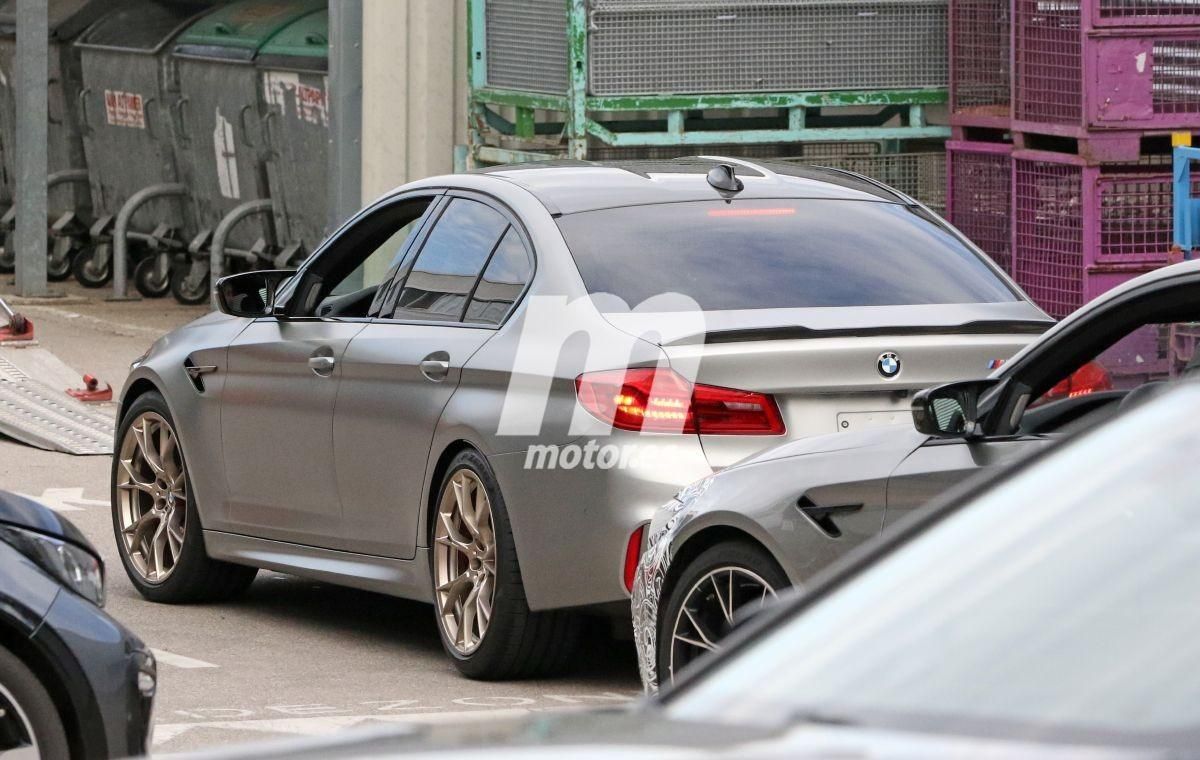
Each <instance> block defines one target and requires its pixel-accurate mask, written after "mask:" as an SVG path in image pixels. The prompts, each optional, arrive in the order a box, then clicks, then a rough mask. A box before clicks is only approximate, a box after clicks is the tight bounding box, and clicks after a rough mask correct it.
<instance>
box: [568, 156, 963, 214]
mask: <svg viewBox="0 0 1200 760" xmlns="http://www.w3.org/2000/svg"><path fill="white" fill-rule="evenodd" d="M697 153H702V154H705V155H710V156H730V157H732V158H760V159H764V160H772V161H787V162H789V163H797V164H810V165H813V166H828V167H832V168H834V169H846V170H848V171H852V172H858V173H859V174H865V175H866V176H868V177H870V178H872V179H875V180H878V181H880V182H882V183H884V184H886V185H889V186H891V187H894V188H896V189H897V190H899V191H900V192H902V193H904V194H906V195H909V196H912V197H913V198H916V199H917V200H919V201H921V202H922V203H924V204H925V205H927V206H929V207H930V208H931V209H933V210H934V211H936V212H937V213H939V214H941V213H943V212H944V211H945V209H946V154H945V152H943V151H940V150H921V151H917V152H909V153H882V152H881V150H880V146H879V143H876V142H845V143H808V144H804V145H795V144H789V145H783V144H775V145H732V144H731V145H705V146H703V147H702V148H700V147H695V146H670V147H657V148H613V147H611V146H604V145H593V146H589V147H588V158H589V159H592V160H595V161H620V160H634V159H670V158H680V157H682V156H694V155H696V154H697Z"/></svg>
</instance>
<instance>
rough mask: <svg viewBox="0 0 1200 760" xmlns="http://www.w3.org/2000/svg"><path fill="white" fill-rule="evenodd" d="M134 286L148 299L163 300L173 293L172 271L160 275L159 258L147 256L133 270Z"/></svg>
mask: <svg viewBox="0 0 1200 760" xmlns="http://www.w3.org/2000/svg"><path fill="white" fill-rule="evenodd" d="M133 286H134V287H135V288H137V292H139V293H141V294H142V295H143V296H145V297H146V298H162V297H163V296H165V295H166V294H167V293H169V292H171V270H170V269H168V270H167V271H166V272H165V273H163V275H162V276H161V277H160V276H159V275H158V257H157V256H147V257H146V258H144V259H142V260H141V261H139V262H138V263H137V266H135V267H134V268H133Z"/></svg>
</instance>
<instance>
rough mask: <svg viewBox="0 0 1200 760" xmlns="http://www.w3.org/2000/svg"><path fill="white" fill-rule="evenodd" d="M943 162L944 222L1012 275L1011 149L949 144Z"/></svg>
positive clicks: (993, 144) (1009, 147)
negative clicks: (945, 164)
mask: <svg viewBox="0 0 1200 760" xmlns="http://www.w3.org/2000/svg"><path fill="white" fill-rule="evenodd" d="M946 161H947V165H948V171H947V175H948V176H947V181H946V215H947V218H948V219H949V220H950V223H951V224H953V225H954V226H955V227H957V228H958V229H959V230H960V231H961V232H962V233H963V234H964V235H966V236H967V237H968V238H970V239H971V240H972V241H973V242H974V243H975V245H977V246H979V247H980V248H982V249H983V251H984V253H986V254H987V255H988V256H990V257H992V260H993V261H995V262H996V263H997V264H999V265H1000V267H1001V268H1002V269H1004V271H1006V272H1008V273H1009V274H1012V216H1013V214H1012V211H1013V209H1012V145H1008V144H1004V143H983V142H969V141H962V140H952V141H950V142H948V143H946Z"/></svg>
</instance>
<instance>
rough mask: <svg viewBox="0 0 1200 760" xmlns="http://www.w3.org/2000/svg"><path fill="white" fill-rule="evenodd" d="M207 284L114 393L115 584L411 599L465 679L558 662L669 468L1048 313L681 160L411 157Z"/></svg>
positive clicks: (871, 400) (903, 399)
mask: <svg viewBox="0 0 1200 760" xmlns="http://www.w3.org/2000/svg"><path fill="white" fill-rule="evenodd" d="M217 294H218V297H219V302H220V305H221V310H222V313H218V314H212V315H209V316H207V317H204V318H202V319H199V320H197V321H196V322H194V323H192V324H190V325H187V326H185V327H183V328H181V329H179V330H176V331H175V332H173V333H171V334H169V335H167V336H165V337H163V338H161V339H160V340H158V341H157V342H155V343H154V345H153V346H151V348H150V350H149V351H148V352H147V353H146V355H145V356H144V357H142V358H141V359H139V360H138V361H137V362H135V364H134V367H133V368H132V372H131V374H130V377H129V381H128V383H127V385H126V387H125V389H124V391H123V394H122V399H121V406H120V423H119V428H118V436H117V449H118V450H117V456H116V457H114V464H113V474H112V489H113V505H114V506H113V527H114V530H115V533H116V538H117V543H118V545H119V548H120V555H121V559H122V562H123V563H124V566H125V569H126V571H127V572H128V574H129V576H130V578H131V579H132V580H133V583H134V585H135V586H136V587H137V588H138V589H139V590H140V591H141V593H142V594H143V595H145V596H146V597H147V598H149V599H152V600H156V601H162V602H178V601H184V600H193V599H204V598H208V599H211V598H219V597H227V596H229V595H232V594H235V593H237V592H239V591H240V590H242V589H244V588H245V587H246V586H247V585H248V584H249V583H250V582H251V580H252V579H253V578H254V575H255V572H256V568H271V569H274V570H279V571H283V572H290V573H296V574H300V575H306V576H310V577H314V578H318V579H323V580H327V581H331V582H334V583H341V584H345V585H348V586H355V587H358V588H364V589H370V590H375V591H381V592H384V593H388V594H394V595H398V596H404V597H409V598H413V599H421V600H428V601H430V602H432V603H433V604H434V606H435V617H436V619H437V623H438V628H439V631H440V632H441V636H442V641H443V644H444V646H445V649H446V652H447V653H448V655H449V656H450V657H451V658H452V659H453V661H454V662H455V664H456V665H457V666H458V667H459V669H460V670H461V671H462V672H463V673H465V674H467V675H469V676H473V677H480V678H502V677H512V676H519V675H528V674H533V673H541V672H548V671H553V670H556V669H560V668H562V667H563V666H565V665H567V664H569V662H570V658H571V654H572V645H573V643H574V641H575V636H576V633H577V631H578V629H579V625H580V623H579V620H580V616H579V613H580V612H581V611H584V612H601V613H609V614H615V615H621V616H625V617H626V618H627V616H628V614H629V606H628V594H629V589H630V586H631V584H632V580H633V571H634V569H635V567H636V562H637V559H638V557H639V556H640V550H641V542H642V537H643V532H644V529H645V526H646V524H647V523H648V522H649V520H650V518H651V516H652V515H653V513H654V510H655V509H656V508H657V506H658V505H660V504H662V503H663V502H664V501H665V500H667V499H669V498H670V495H671V494H672V493H674V492H675V491H677V490H678V488H679V487H680V486H682V485H684V484H686V483H689V482H691V481H694V480H696V479H698V478H701V477H703V476H705V475H708V474H711V473H712V472H713V471H714V470H715V469H719V468H721V467H725V466H727V465H729V464H732V463H733V462H735V461H737V460H739V459H742V458H744V457H746V456H747V455H749V454H752V453H754V452H755V451H757V450H759V449H761V448H763V447H764V446H767V445H768V444H771V443H773V442H777V441H779V440H781V439H786V438H793V437H797V436H804V435H813V434H817V433H824V432H834V431H839V430H840V431H850V432H853V431H855V430H860V429H863V428H870V427H873V426H878V425H886V424H891V423H894V422H895V421H897V420H898V419H906V418H907V415H908V403H909V400H910V399H909V396H910V394H911V393H912V392H914V391H915V390H917V389H920V388H924V387H928V386H930V385H933V384H936V383H939V382H944V381H950V380H956V379H965V378H972V377H980V376H982V375H983V374H985V373H986V370H987V367H988V366H989V365H991V364H994V363H996V362H998V361H1000V360H1003V359H1004V358H1006V357H1008V356H1010V355H1012V354H1013V353H1014V352H1016V351H1017V350H1018V349H1020V348H1021V347H1022V346H1024V345H1025V344H1026V343H1028V341H1029V340H1031V339H1032V338H1033V337H1034V336H1035V335H1036V334H1038V333H1040V332H1042V331H1044V330H1045V329H1046V328H1047V327H1048V326H1049V324H1050V321H1049V319H1048V318H1047V317H1046V315H1045V314H1044V313H1043V312H1042V311H1040V310H1039V309H1038V308H1037V307H1036V306H1034V305H1033V304H1032V303H1031V302H1030V301H1029V300H1028V299H1027V298H1026V297H1025V296H1024V295H1023V294H1021V293H1020V291H1019V290H1018V289H1017V288H1016V287H1015V286H1014V285H1013V284H1012V283H1011V282H1010V281H1009V280H1008V278H1007V277H1005V275H1004V274H1003V273H1002V272H1001V271H1000V270H999V269H997V268H996V266H995V265H994V264H993V263H992V262H991V261H989V260H988V259H987V258H986V257H985V256H983V255H982V254H981V253H979V251H978V250H977V249H975V248H974V247H973V246H971V245H970V243H968V242H967V241H965V240H964V239H963V238H962V236H961V235H960V234H958V233H957V232H956V231H954V230H953V229H952V228H950V227H949V226H948V225H947V224H946V223H945V222H944V221H942V220H941V219H939V218H938V217H937V216H936V215H934V214H932V213H931V212H929V211H928V210H927V209H926V208H924V207H923V206H921V205H920V204H918V203H917V202H915V201H913V200H912V199H910V198H908V197H906V196H904V195H901V194H899V193H897V192H895V191H893V190H891V189H889V188H887V187H885V186H882V185H880V184H878V183H876V182H874V181H872V180H868V179H866V178H864V177H860V176H858V175H853V174H849V173H845V172H839V171H835V170H823V169H814V168H801V167H797V166H791V165H778V166H775V165H767V164H757V163H755V164H751V163H748V162H745V161H739V160H734V159H709V158H692V159H684V160H677V161H666V162H657V163H642V164H630V165H622V166H616V165H602V164H590V163H585V162H565V163H551V164H544V165H543V164H539V165H529V166H517V167H500V168H496V169H492V170H488V171H485V172H480V173H473V174H466V175H456V176H444V177H434V178H431V179H425V180H421V181H419V182H414V183H412V184H409V185H406V186H404V187H401V188H399V189H398V190H396V191H394V192H392V193H390V194H388V195H387V196H385V197H383V198H381V199H379V200H378V201H376V202H375V203H373V204H371V205H370V206H369V207H367V208H366V209H365V210H363V211H362V212H360V213H359V214H358V215H356V216H355V217H354V218H353V219H351V220H350V221H348V222H347V223H346V224H345V225H343V226H342V228H341V229H340V230H338V231H337V232H336V233H335V234H333V235H332V236H331V237H330V239H329V240H327V241H326V242H325V243H324V244H323V245H322V246H321V247H320V249H319V250H317V251H316V252H315V253H314V254H313V255H312V256H311V257H310V258H309V260H308V261H306V262H305V263H304V264H303V265H302V266H301V267H300V269H299V270H297V271H295V272H290V271H288V272H281V271H280V272H252V273H245V274H241V275H236V276H233V277H228V278H225V279H224V280H222V281H221V282H220V283H218V285H217Z"/></svg>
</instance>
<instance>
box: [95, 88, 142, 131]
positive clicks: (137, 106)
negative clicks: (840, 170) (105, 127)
mask: <svg viewBox="0 0 1200 760" xmlns="http://www.w3.org/2000/svg"><path fill="white" fill-rule="evenodd" d="M104 115H105V117H106V118H107V119H108V123H109V124H111V125H112V126H114V127H133V128H134V129H145V128H146V108H145V103H144V102H143V101H142V96H141V95H139V94H137V93H136V92H121V91H120V90H105V91H104Z"/></svg>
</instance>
